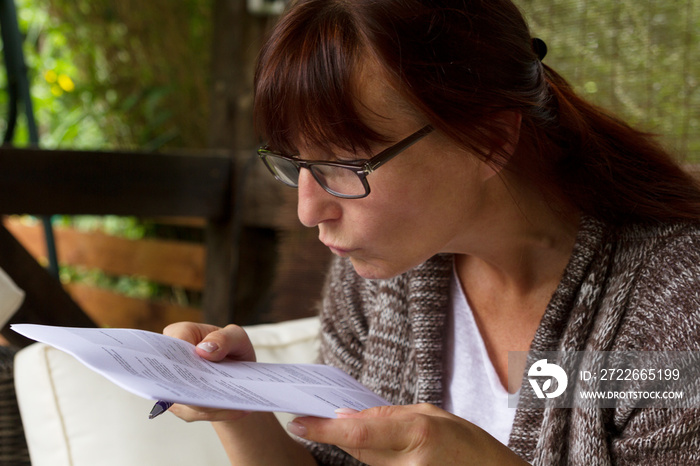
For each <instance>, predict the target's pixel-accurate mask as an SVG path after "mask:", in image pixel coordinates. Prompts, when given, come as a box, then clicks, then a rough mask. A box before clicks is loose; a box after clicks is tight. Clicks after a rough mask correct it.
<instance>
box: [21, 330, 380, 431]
mask: <svg viewBox="0 0 700 466" xmlns="http://www.w3.org/2000/svg"><path fill="white" fill-rule="evenodd" d="M11 328H12V330H14V331H16V332H18V333H20V334H22V335H24V336H26V337H28V338H31V339H33V340H37V341H40V342H43V343H46V344H49V345H51V346H54V347H56V348H58V349H60V350H62V351H65V352H67V353H69V354H71V355H73V356H74V357H75V358H76V359H78V360H79V361H80V362H82V363H83V364H85V365H86V366H87V367H89V368H90V369H92V370H94V371H96V372H98V373H99V374H101V375H103V376H104V377H106V378H107V379H109V380H111V381H112V382H114V383H115V384H117V385H119V386H120V387H122V388H124V389H126V390H128V391H130V392H132V393H134V394H136V395H138V396H141V397H144V398H149V399H153V400H165V401H172V402H174V403H185V404H190V405H195V406H206V407H212V408H225V409H239V410H245V411H278V412H287V413H293V414H300V415H310V416H319V417H331V418H332V417H336V414H335V412H334V411H335V410H336V409H337V408H353V409H357V410H363V409H366V408H370V407H373V406H381V405H387V404H389V403H388V402H387V401H385V400H384V399H382V398H381V397H379V396H377V395H376V394H374V393H372V392H371V391H369V390H368V389H367V388H365V387H364V386H362V385H361V384H360V383H359V382H357V381H356V380H355V379H353V378H352V377H350V376H349V375H347V374H346V373H344V372H343V371H341V370H340V369H337V368H334V367H330V366H324V365H319V364H269V363H250V362H239V361H231V360H226V361H222V362H218V363H212V362H210V361H207V360H205V359H202V358H200V357H199V356H197V354H196V353H195V347H194V345H192V344H190V343H188V342H185V341H182V340H178V339H176V338H172V337H168V336H165V335H161V334H159V333H153V332H147V331H144V330H133V329H100V328H90V329H86V328H70V327H54V326H46V325H34V324H14V325H12V326H11Z"/></svg>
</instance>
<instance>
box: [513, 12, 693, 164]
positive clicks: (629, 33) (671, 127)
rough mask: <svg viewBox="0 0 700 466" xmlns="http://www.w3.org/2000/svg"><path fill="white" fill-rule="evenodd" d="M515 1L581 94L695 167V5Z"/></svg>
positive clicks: (550, 60)
mask: <svg viewBox="0 0 700 466" xmlns="http://www.w3.org/2000/svg"><path fill="white" fill-rule="evenodd" d="M516 3H517V4H518V5H519V6H520V8H521V9H522V10H523V12H524V13H525V15H526V17H527V18H528V20H529V22H530V27H531V29H532V31H533V35H535V36H536V37H540V38H542V39H544V40H545V42H546V43H547V46H548V48H549V53H548V55H547V57H546V58H545V63H547V64H548V65H550V66H552V67H553V68H554V69H556V70H557V71H558V72H559V73H561V74H562V75H563V76H564V77H566V78H567V79H568V80H569V81H570V82H571V83H572V84H573V85H574V86H575V88H576V89H577V90H578V91H579V92H580V93H581V94H582V95H584V96H586V97H587V98H589V99H590V100H592V101H593V102H595V103H597V104H598V105H601V106H603V107H605V108H608V109H610V110H612V111H613V113H615V114H617V115H618V116H620V117H622V118H624V119H625V120H627V121H628V122H630V123H632V124H633V125H635V126H637V127H640V128H641V129H643V130H647V131H650V132H653V133H657V134H660V135H661V136H662V141H663V143H664V144H665V146H666V147H667V148H668V149H670V150H671V151H672V152H673V153H675V154H677V155H678V156H679V157H680V158H681V159H683V160H686V161H690V162H696V163H697V162H700V0H687V1H679V0H559V1H557V0H516Z"/></svg>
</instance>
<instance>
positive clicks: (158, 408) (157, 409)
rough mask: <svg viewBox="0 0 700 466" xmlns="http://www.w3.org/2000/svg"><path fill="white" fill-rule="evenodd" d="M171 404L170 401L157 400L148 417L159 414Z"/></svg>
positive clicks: (151, 417)
mask: <svg viewBox="0 0 700 466" xmlns="http://www.w3.org/2000/svg"><path fill="white" fill-rule="evenodd" d="M172 405H173V403H171V402H170V401H162V400H159V401H157V402H156V404H155V405H154V406H153V409H152V410H151V412H150V413H149V414H148V419H153V418H154V417H158V416H160V415H161V414H163V413H164V412H166V411H167V410H169V409H170V407H171V406H172Z"/></svg>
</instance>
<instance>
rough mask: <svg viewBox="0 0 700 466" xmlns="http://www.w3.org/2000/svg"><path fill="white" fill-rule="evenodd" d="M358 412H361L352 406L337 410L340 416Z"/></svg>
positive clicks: (336, 412)
mask: <svg viewBox="0 0 700 466" xmlns="http://www.w3.org/2000/svg"><path fill="white" fill-rule="evenodd" d="M357 413H359V411H358V410H356V409H352V408H338V409H336V410H335V414H337V415H338V417H347V416H351V415H353V414H357Z"/></svg>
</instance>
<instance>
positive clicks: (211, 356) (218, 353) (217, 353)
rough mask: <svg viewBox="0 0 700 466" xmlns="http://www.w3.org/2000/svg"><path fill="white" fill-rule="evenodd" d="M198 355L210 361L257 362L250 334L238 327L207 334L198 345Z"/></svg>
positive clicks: (233, 326)
mask: <svg viewBox="0 0 700 466" xmlns="http://www.w3.org/2000/svg"><path fill="white" fill-rule="evenodd" d="M197 354H198V355H199V356H201V357H203V358H204V359H208V360H209V361H221V360H222V359H224V358H229V359H234V360H236V361H249V362H255V350H254V349H253V345H252V343H251V342H250V339H249V338H248V334H247V333H246V332H245V330H243V329H242V328H241V327H239V326H238V325H227V326H226V327H224V328H222V329H219V330H216V331H214V332H211V333H209V334H207V335H206V336H205V337H204V339H202V341H200V342H199V343H198V344H197Z"/></svg>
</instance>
